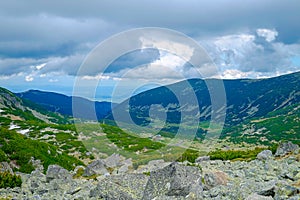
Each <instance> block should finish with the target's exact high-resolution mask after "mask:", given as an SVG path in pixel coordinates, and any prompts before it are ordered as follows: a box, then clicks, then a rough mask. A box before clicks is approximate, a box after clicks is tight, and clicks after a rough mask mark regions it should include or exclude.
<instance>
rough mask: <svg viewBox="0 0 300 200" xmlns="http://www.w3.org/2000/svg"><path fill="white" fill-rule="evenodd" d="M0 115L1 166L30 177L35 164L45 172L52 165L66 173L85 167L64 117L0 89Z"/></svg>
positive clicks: (74, 135)
mask: <svg viewBox="0 0 300 200" xmlns="http://www.w3.org/2000/svg"><path fill="white" fill-rule="evenodd" d="M0 114H1V116H0V162H4V161H5V162H7V163H9V165H10V167H11V168H12V169H13V170H14V171H20V172H26V173H30V172H31V171H32V170H34V161H35V160H40V161H41V164H42V165H43V167H44V169H45V170H46V169H47V167H48V166H49V165H51V164H59V165H61V166H64V167H65V168H66V169H69V170H71V169H74V168H75V166H77V165H83V164H84V163H83V162H82V161H80V160H79V159H78V158H79V157H80V156H81V157H82V158H84V157H87V156H86V155H85V153H86V152H87V150H86V149H85V147H84V145H83V144H82V142H80V141H78V139H77V133H76V131H75V128H74V126H73V125H71V124H66V123H69V122H68V121H67V119H65V118H64V117H62V116H60V115H58V114H55V113H51V112H49V111H46V110H45V109H42V108H39V106H37V105H36V104H34V103H32V102H29V101H24V100H22V99H20V98H19V97H17V96H16V95H14V94H13V93H12V92H10V91H8V90H6V89H4V88H0ZM58 123H60V124H58ZM81 152H82V153H81ZM74 153H75V154H74ZM72 154H73V155H72ZM81 154H82V155H81ZM74 155H76V156H74Z"/></svg>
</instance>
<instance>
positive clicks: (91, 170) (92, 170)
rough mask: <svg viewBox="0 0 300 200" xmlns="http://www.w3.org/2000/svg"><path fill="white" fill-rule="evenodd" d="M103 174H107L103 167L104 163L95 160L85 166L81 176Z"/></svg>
mask: <svg viewBox="0 0 300 200" xmlns="http://www.w3.org/2000/svg"><path fill="white" fill-rule="evenodd" d="M105 174H109V172H108V171H107V169H106V167H105V163H104V162H103V161H102V160H96V161H94V162H92V163H91V164H89V165H88V166H87V167H86V168H85V170H84V173H83V176H92V175H105Z"/></svg>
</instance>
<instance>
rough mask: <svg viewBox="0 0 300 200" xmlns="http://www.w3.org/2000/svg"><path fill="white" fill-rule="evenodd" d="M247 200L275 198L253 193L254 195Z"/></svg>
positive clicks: (270, 199)
mask: <svg viewBox="0 0 300 200" xmlns="http://www.w3.org/2000/svg"><path fill="white" fill-rule="evenodd" d="M246 200H273V198H272V197H265V196H262V195H258V194H256V193H253V194H251V195H249V196H248V197H247V198H246Z"/></svg>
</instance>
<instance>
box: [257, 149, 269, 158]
mask: <svg viewBox="0 0 300 200" xmlns="http://www.w3.org/2000/svg"><path fill="white" fill-rule="evenodd" d="M256 158H257V159H258V160H268V159H271V158H273V154H272V151H270V150H263V151H262V152H260V153H259V154H257V156H256Z"/></svg>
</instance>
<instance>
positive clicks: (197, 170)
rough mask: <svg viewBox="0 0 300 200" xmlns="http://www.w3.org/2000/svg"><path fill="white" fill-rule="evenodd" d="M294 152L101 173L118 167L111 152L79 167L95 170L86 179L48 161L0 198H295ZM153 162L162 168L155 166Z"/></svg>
mask: <svg viewBox="0 0 300 200" xmlns="http://www.w3.org/2000/svg"><path fill="white" fill-rule="evenodd" d="M278 148H283V147H282V146H279V147H278ZM294 153H295V152H294ZM297 156H299V155H295V154H290V153H289V154H288V155H287V156H283V157H280V158H274V157H273V156H272V155H271V154H270V152H268V151H264V152H261V153H260V154H259V155H258V156H257V159H256V160H252V161H250V162H244V161H235V162H230V161H221V160H202V161H201V162H200V163H199V164H192V165H193V166H189V165H191V163H188V162H185V164H184V163H178V162H173V163H167V162H164V161H162V160H160V161H152V162H150V164H149V166H147V165H146V166H144V169H152V170H151V171H148V172H147V171H143V172H139V171H133V170H129V171H127V172H126V173H121V174H115V173H114V170H113V171H111V172H110V173H107V174H105V175H103V172H102V171H101V170H102V169H106V168H107V166H108V165H109V166H110V167H113V166H114V167H115V168H116V169H120V166H121V167H122V166H124V160H122V159H119V156H116V155H113V157H112V158H110V159H113V160H114V161H112V162H111V160H110V159H108V160H110V161H107V163H110V164H107V163H106V162H105V161H103V160H100V161H101V162H99V160H98V161H97V162H96V161H95V163H92V164H91V165H89V166H87V167H86V168H85V171H88V170H89V174H91V172H95V173H94V175H93V177H92V179H88V178H84V177H80V178H73V177H72V176H71V174H75V172H68V171H67V170H65V169H63V168H62V167H60V166H57V165H50V166H49V168H48V170H47V173H46V175H45V174H43V173H42V172H41V171H40V170H39V169H37V170H35V171H33V172H32V173H31V174H20V175H21V176H22V181H23V183H22V187H21V188H13V189H10V188H6V189H0V199H1V198H8V197H9V199H108V200H110V199H111V200H113V199H126V200H127V199H130V200H140V199H141V200H148V199H157V200H159V199H160V200H168V199H170V200H184V199H190V200H196V199H215V200H217V199H218V200H219V199H220V200H235V199H246V200H272V199H274V200H299V199H300V164H299V160H298V159H297ZM114 158H115V159H114ZM118 163H123V164H118ZM159 163H160V164H161V166H163V167H159V165H160V164H159ZM153 166H155V167H153ZM78 169H79V168H77V169H76V170H77V171H78ZM76 170H75V171H76ZM106 170H107V169H106ZM89 178H91V177H89Z"/></svg>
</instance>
